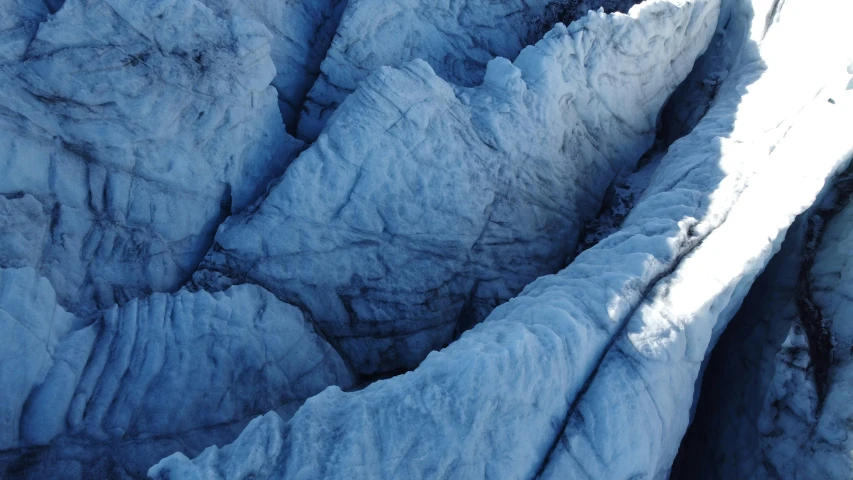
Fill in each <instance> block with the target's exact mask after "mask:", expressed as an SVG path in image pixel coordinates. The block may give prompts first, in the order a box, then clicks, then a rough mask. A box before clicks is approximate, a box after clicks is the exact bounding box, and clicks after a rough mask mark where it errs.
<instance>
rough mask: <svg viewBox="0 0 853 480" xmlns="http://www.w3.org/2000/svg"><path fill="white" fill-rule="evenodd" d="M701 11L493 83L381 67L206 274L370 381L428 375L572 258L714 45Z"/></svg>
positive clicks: (538, 56) (492, 78)
mask: <svg viewBox="0 0 853 480" xmlns="http://www.w3.org/2000/svg"><path fill="white" fill-rule="evenodd" d="M716 17H717V8H716V4H715V3H714V2H709V1H707V0H702V1H691V2H652V3H650V4H649V5H648V6H646V7H644V8H641V9H637V10H636V12H635V13H633V14H632V15H630V16H628V15H621V14H618V15H606V14H603V13H595V12H592V13H590V14H589V15H588V16H587V17H585V18H584V19H582V20H580V21H578V22H575V23H573V24H572V25H571V26H570V27H569V28H566V27H565V26H563V25H562V24H560V25H558V26H557V27H555V28H554V29H553V30H552V31H551V32H549V33H548V34H547V35H546V36H545V38H544V39H543V40H542V41H540V42H539V43H537V44H536V45H535V46H532V47H528V48H527V49H525V50H524V51H523V52H522V53H521V54H520V55H519V57H518V59H517V60H516V61H515V63H510V62H509V61H508V60H505V59H503V58H497V59H495V60H493V61H492V62H490V63H489V67H488V72H487V74H486V78H485V81H484V84H483V85H482V86H479V87H476V88H470V89H469V88H457V87H454V86H453V85H450V84H448V83H447V82H445V81H443V80H441V79H440V78H439V77H438V76H436V75H435V73H434V72H433V71H432V69H431V68H430V67H429V65H427V64H426V63H425V62H423V61H414V62H411V63H409V64H407V65H406V66H405V67H403V68H401V69H390V68H384V69H381V70H380V71H379V72H377V73H376V74H375V75H373V76H371V77H369V78H368V79H367V80H366V81H365V82H363V83H362V85H361V87H360V88H359V89H358V90H357V91H356V92H355V93H354V94H353V95H351V96H350V97H349V98H348V99H347V100H346V101H345V102H344V104H343V105H342V106H341V108H340V109H339V110H338V113H337V114H336V116H335V119H334V121H332V122H331V123H330V124H329V127H328V129H327V131H326V134H324V135H322V136H321V137H320V138H319V139H318V141H317V142H316V143H315V144H314V145H312V146H311V147H310V148H309V149H308V150H306V151H305V152H304V153H303V154H302V155H301V156H300V157H299V158H298V159H297V160H296V161H295V162H294V163H293V164H292V165H291V167H290V168H289V169H288V170H287V172H285V174H284V175H283V176H282V177H281V178H280V179H279V180H278V181H277V183H276V184H275V185H274V186H273V187H272V188H271V189H270V191H269V192H268V194H267V195H266V197H265V198H264V199H263V200H262V201H261V202H260V203H259V204H258V205H256V206H254V207H253V208H251V209H248V210H247V211H246V212H244V213H243V214H241V215H237V216H233V217H231V218H229V219H228V220H227V221H226V222H225V223H224V224H223V225H222V227H221V228H220V229H219V231H218V232H217V235H216V239H215V243H214V246H213V248H212V250H211V253H210V254H208V256H207V257H206V259H205V260H204V261H203V262H202V264H201V266H200V271H199V272H198V273H196V274H195V276H194V280H195V282H196V284H197V285H200V286H202V287H204V288H208V289H216V288H221V287H222V286H223V285H228V284H230V283H232V282H233V283H243V282H250V283H257V284H259V285H262V286H264V287H265V288H267V289H269V290H270V291H272V292H274V293H275V294H276V295H277V296H279V298H284V299H287V300H288V301H290V302H292V303H294V304H296V305H300V306H303V307H304V308H305V309H306V310H307V311H308V312H310V314H311V316H312V318H313V319H314V321H315V322H317V324H318V325H319V327H320V329H321V330H322V331H323V332H325V334H326V335H327V336H328V337H329V338H330V340H331V341H332V342H333V344H335V345H336V346H338V347H339V348H340V351H341V352H342V353H343V354H344V355H345V356H346V357H347V358H348V359H349V360H350V361H351V362H352V364H353V365H354V366H355V368H356V369H357V370H358V371H360V372H361V373H365V374H370V373H375V372H381V371H394V370H397V369H400V368H411V367H414V366H415V365H417V364H418V363H419V362H420V361H421V360H422V359H423V357H424V356H425V355H426V354H427V353H428V352H429V351H431V350H433V349H435V348H438V347H441V346H442V345H444V344H446V343H447V342H448V341H449V340H450V339H451V337H452V335H453V332H454V330H455V329H457V328H458V327H461V328H463V329H464V328H465V327H467V326H469V325H471V324H473V323H476V322H478V321H479V320H482V319H483V318H484V317H485V316H486V315H487V314H488V313H489V312H490V311H491V310H492V309H493V308H494V307H495V306H496V305H499V304H500V303H503V302H504V301H506V300H508V299H509V298H511V297H512V296H513V295H515V294H517V293H518V292H519V291H521V289H522V288H523V287H524V285H526V284H527V283H529V282H530V281H532V280H533V279H535V278H536V277H538V276H540V275H543V274H547V273H551V272H554V271H557V270H558V269H559V268H561V267H562V266H563V265H564V262H565V259H566V257H567V255H569V254H570V253H573V251H574V247H575V244H576V242H577V240H578V237H579V235H580V233H581V230H582V226H583V224H584V222H585V221H587V220H589V219H590V218H591V217H592V216H593V215H594V212H596V211H597V210H598V206H599V205H600V202H601V199H602V196H603V195H604V191H605V190H606V188H607V186H608V184H610V182H611V181H612V179H613V178H614V177H615V176H616V174H617V173H618V172H620V171H621V170H623V169H624V168H625V167H633V165H634V164H635V162H636V161H637V159H639V158H640V156H641V155H642V154H643V152H644V151H645V150H646V149H647V148H648V147H649V146H650V145H651V143H652V141H653V139H654V134H655V124H656V119H657V115H658V112H659V111H660V109H661V107H662V106H663V104H664V102H665V101H666V98H667V96H668V95H669V94H670V93H671V92H672V91H673V90H674V89H675V87H676V86H677V85H678V83H679V82H680V81H681V80H683V79H684V77H685V76H686V75H687V74H688V72H689V71H690V68H691V66H692V65H693V61H694V60H695V58H696V57H697V56H698V55H699V54H700V53H701V52H702V50H703V49H704V48H705V46H706V45H707V42H708V39H709V38H710V36H711V33H712V31H713V26H714V23H715V22H716Z"/></svg>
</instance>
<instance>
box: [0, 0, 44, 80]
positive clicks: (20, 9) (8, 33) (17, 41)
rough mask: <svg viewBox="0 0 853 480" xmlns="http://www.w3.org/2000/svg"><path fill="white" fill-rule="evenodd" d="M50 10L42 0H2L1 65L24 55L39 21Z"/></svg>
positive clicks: (0, 16)
mask: <svg viewBox="0 0 853 480" xmlns="http://www.w3.org/2000/svg"><path fill="white" fill-rule="evenodd" d="M48 14H50V11H49V10H48V6H47V5H46V4H45V2H43V1H41V0H2V1H0V65H3V64H6V63H11V62H16V61H19V60H21V59H22V58H23V57H24V53H25V52H26V50H27V47H28V46H29V44H30V42H31V41H32V40H33V37H34V36H35V34H36V31H37V30H38V26H39V23H41V22H42V21H44V19H45V18H47V16H48Z"/></svg>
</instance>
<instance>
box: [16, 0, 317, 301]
mask: <svg viewBox="0 0 853 480" xmlns="http://www.w3.org/2000/svg"><path fill="white" fill-rule="evenodd" d="M15 5H18V6H20V5H19V4H15ZM33 8H35V6H34V7H33ZM42 13H44V12H42ZM187 31H193V35H187V34H186V32H187ZM270 39H271V36H270V34H269V32H267V31H266V29H265V28H264V27H263V26H262V25H260V24H258V23H254V22H249V21H244V20H241V19H238V18H233V19H231V20H229V21H226V20H222V19H220V18H217V17H216V16H215V15H214V14H213V12H212V11H210V10H209V9H207V8H205V7H204V6H203V5H202V4H201V3H199V2H197V1H195V0H151V1H147V2H138V1H130V0H69V1H68V2H67V3H66V4H65V5H64V7H63V8H62V9H61V10H59V11H58V12H57V13H56V14H55V15H53V16H51V17H49V18H48V19H47V21H46V22H44V23H42V24H41V26H40V28H39V29H38V33H37V34H36V35H35V37H34V39H33V40H32V42H31V43H30V44H29V46H28V49H27V51H26V54H25V55H24V57H23V59H22V60H21V61H17V62H15V61H13V62H11V63H7V64H6V65H4V66H3V67H2V69H0V83H2V85H3V88H2V89H0V152H2V153H0V171H2V172H3V175H1V176H0V267H5V268H19V267H25V266H30V267H34V268H36V269H37V270H38V271H39V272H40V274H41V275H44V276H45V277H47V278H48V279H49V280H50V282H51V284H52V285H53V287H54V288H55V289H56V292H57V296H58V298H59V301H60V303H61V304H62V305H63V306H64V307H66V308H67V309H68V310H70V311H72V312H75V313H78V314H86V315H88V314H92V313H93V312H94V311H95V310H96V309H97V308H107V307H109V306H111V305H112V304H114V303H116V302H119V303H122V302H125V301H127V300H128V299H130V298H133V297H135V296H138V295H141V294H146V293H150V292H152V291H173V290H175V289H177V288H178V287H179V286H180V285H181V284H183V283H184V282H185V281H186V280H187V279H188V278H189V276H190V274H191V273H192V271H193V270H194V269H195V267H196V265H197V263H198V262H199V260H201V258H202V257H203V255H204V252H205V251H207V249H208V248H209V245H210V242H211V240H212V236H213V233H214V231H215V229H216V227H217V225H218V224H219V222H220V221H221V219H222V218H223V216H224V215H226V214H229V213H230V212H231V211H239V210H240V209H242V208H243V207H244V206H246V205H247V204H248V203H249V202H251V201H252V200H254V199H255V198H256V197H257V196H258V195H259V194H260V192H262V191H263V189H264V187H265V185H266V183H267V181H268V180H269V179H271V178H273V177H275V176H277V175H278V174H280V173H281V172H282V171H283V169H284V168H285V166H286V165H287V163H288V162H289V160H290V159H291V158H292V157H294V156H295V154H296V153H297V150H298V149H299V148H301V146H300V143H299V142H297V141H295V140H293V139H292V138H290V137H288V136H287V135H286V134H285V132H284V126H283V125H282V122H281V117H280V115H279V112H278V109H277V107H276V93H275V90H274V89H273V88H272V87H269V82H270V81H271V80H272V78H273V76H274V75H275V67H274V66H273V64H272V62H271V60H270V58H269V48H270V46H269V45H270ZM16 55H17V56H16V57H15V59H17V58H18V57H20V54H16Z"/></svg>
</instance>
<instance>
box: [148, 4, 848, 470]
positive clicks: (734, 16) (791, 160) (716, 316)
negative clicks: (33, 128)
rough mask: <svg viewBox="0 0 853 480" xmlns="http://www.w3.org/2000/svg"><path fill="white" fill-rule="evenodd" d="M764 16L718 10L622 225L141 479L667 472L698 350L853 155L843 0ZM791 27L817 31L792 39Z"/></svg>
mask: <svg viewBox="0 0 853 480" xmlns="http://www.w3.org/2000/svg"><path fill="white" fill-rule="evenodd" d="M652 5H659V4H648V5H643V6H644V7H645V8H651V6H652ZM753 8H755V10H756V12H755V13H753V11H752V9H753ZM772 8H774V7H773V5H772V2H767V3H764V4H762V3H760V2H755V3H753V4H750V3H739V2H727V3H726V4H725V9H724V12H723V17H722V18H721V23H720V26H721V34H722V35H724V36H728V37H729V41H730V42H733V43H734V44H733V45H725V48H727V49H730V50H731V51H733V52H734V53H735V54H736V55H738V58H737V61H736V62H734V63H733V69H732V71H731V72H729V74H728V75H727V78H726V80H725V81H724V82H723V83H722V85H721V87H720V90H719V92H718V93H717V94H716V99H715V101H714V104H713V105H712V106H711V108H710V110H709V111H708V113H707V115H706V116H705V118H703V120H702V121H701V122H700V123H699V125H698V126H697V128H696V129H695V130H694V131H693V132H692V133H691V134H690V135H688V136H687V137H685V138H683V139H682V140H680V141H679V142H676V143H675V144H674V145H673V146H672V148H671V149H670V151H669V153H668V154H667V155H666V156H665V157H664V158H663V159H662V160H661V166H660V167H659V168H658V171H657V173H656V174H655V176H654V177H653V178H652V180H651V183H650V186H649V188H648V189H647V190H646V192H645V194H644V196H643V198H642V199H641V201H640V202H639V203H638V204H637V205H636V206H635V208H634V210H633V211H632V212H631V214H630V215H629V216H628V217H627V218H626V220H625V223H624V224H623V226H622V229H621V230H620V231H619V232H617V233H615V234H613V235H611V236H610V237H608V238H607V239H605V240H603V241H602V242H601V243H599V244H598V245H596V246H594V247H593V248H591V249H589V250H587V251H585V252H584V253H582V254H581V255H579V256H578V257H577V259H575V261H574V262H573V263H572V264H571V265H569V267H567V268H566V269H564V270H563V271H561V272H560V273H559V274H557V275H552V276H546V277H542V278H540V279H538V280H536V281H535V282H533V283H532V284H530V285H528V286H527V287H526V288H525V289H524V291H523V293H522V294H521V295H520V296H518V297H516V298H514V299H512V300H511V301H509V302H508V303H506V304H504V305H502V306H500V307H498V308H497V309H496V310H495V311H494V312H493V313H492V314H491V315H490V316H489V318H487V319H486V321H485V322H483V323H482V324H480V325H478V326H476V327H475V328H474V329H472V330H471V331H469V332H467V333H465V334H464V335H462V336H461V338H460V339H459V340H458V341H456V342H454V343H453V344H451V345H450V346H449V347H447V348H445V349H444V350H442V351H441V352H434V353H431V354H430V355H429V356H428V357H427V359H426V360H425V361H424V362H423V363H422V364H421V366H420V367H418V368H417V369H416V370H415V371H413V372H410V373H407V374H405V375H402V376H399V377H395V378H393V379H390V380H386V381H380V382H376V383H374V384H372V385H370V386H369V387H367V388H365V389H364V390H361V391H359V392H354V393H342V392H341V391H340V390H338V389H335V388H330V389H328V390H326V391H324V392H323V393H321V394H320V395H317V396H316V397H313V398H312V399H310V400H308V401H307V402H306V403H305V404H304V405H303V407H302V408H301V409H300V410H299V411H298V412H297V413H296V415H294V417H293V418H291V419H290V420H289V421H288V422H284V421H282V420H281V419H279V418H278V417H277V416H276V415H275V414H272V413H271V414H268V415H266V416H265V417H263V418H261V419H256V420H254V421H253V422H252V423H251V424H250V425H249V427H247V429H246V431H244V433H243V434H242V435H241V437H240V438H239V439H238V440H237V441H236V442H235V443H233V444H231V445H229V446H227V447H225V448H222V449H217V448H211V449H208V450H207V451H205V453H203V454H202V455H201V456H199V457H198V458H197V459H195V460H193V461H190V460H188V459H187V458H186V457H183V456H180V455H175V456H172V457H169V458H167V459H164V460H163V461H161V462H160V463H159V464H158V465H156V466H155V467H153V468H152V469H151V471H150V472H149V475H150V476H151V477H152V478H157V479H166V478H170V479H178V478H189V479H195V478H241V477H243V476H247V475H256V476H257V477H259V478H268V477H274V478H313V477H324V478H406V477H408V478H435V477H453V478H483V477H489V478H492V477H493V478H530V477H533V476H536V475H537V474H541V476H542V477H546V478H637V477H643V478H652V477H655V478H658V477H663V476H666V474H667V473H668V471H669V469H670V463H671V461H672V459H673V457H674V456H675V453H676V451H677V449H678V446H679V442H680V440H681V436H682V435H683V433H684V430H685V429H686V428H687V424H688V422H689V419H690V414H691V409H692V406H693V403H694V399H695V395H696V392H695V391H694V384H696V382H697V380H698V378H699V376H700V373H701V368H702V365H703V362H704V359H705V357H706V356H707V354H708V351H709V348H710V347H711V346H712V345H713V343H714V341H715V339H716V338H717V336H718V335H719V333H720V332H721V331H722V329H723V328H724V326H725V324H726V322H727V321H728V319H729V318H730V317H731V315H733V314H734V312H735V311H736V310H737V308H738V307H739V305H740V301H741V300H742V298H743V296H744V295H745V293H746V290H747V289H748V287H749V285H750V283H751V282H752V280H753V279H754V278H755V276H756V275H757V274H758V273H759V272H760V271H761V270H762V269H763V267H764V265H766V263H767V261H768V260H769V258H770V257H771V255H772V254H773V253H774V252H775V251H776V250H777V249H778V246H779V244H780V243H781V241H782V239H783V238H784V235H785V231H786V230H787V228H788V227H789V226H790V225H791V222H792V221H793V220H794V218H795V217H796V216H797V215H798V214H801V213H802V212H803V211H804V210H805V209H807V208H808V207H809V206H811V204H812V203H813V202H814V200H815V198H817V196H818V195H819V194H820V192H821V191H822V190H823V189H824V188H825V185H826V184H827V181H828V180H829V179H831V177H832V176H833V175H834V174H835V172H837V171H838V169H840V168H842V167H843V166H844V164H845V162H846V161H847V160H848V159H849V157H850V155H851V154H853V142H851V140H850V137H849V135H845V134H844V132H845V129H846V128H847V126H848V125H849V124H850V121H851V120H853V102H851V101H850V99H849V98H845V94H843V93H841V92H840V91H839V90H843V87H844V85H845V84H846V83H847V81H848V80H849V75H847V74H846V71H845V69H844V67H845V65H844V64H843V56H842V57H839V51H838V49H839V48H840V47H841V46H842V45H845V43H844V41H843V37H842V34H843V32H845V31H846V30H845V29H844V28H843V26H844V25H843V22H844V19H845V18H847V17H845V16H844V15H841V16H839V17H838V19H836V20H834V21H833V22H836V23H833V22H826V21H822V22H818V20H819V19H824V20H825V17H826V16H825V15H824V12H826V11H830V10H832V9H836V10H835V11H839V12H843V11H844V8H846V7H845V5H844V4H843V2H831V1H827V2H826V3H824V4H821V5H820V8H814V3H813V2H804V1H799V2H798V1H797V0H790V1H788V2H785V4H784V7H783V8H782V10H781V12H780V11H773V10H771V9H772ZM768 17H769V18H770V19H771V20H772V22H770V23H771V25H770V28H769V30H767V31H766V32H765V30H766V28H765V26H766V20H765V19H766V18H768ZM818 25H820V26H819V27H818ZM804 28H808V29H809V30H808V31H809V32H810V33H811V35H805V36H804V35H799V36H797V35H792V32H800V33H802V32H803V29H804ZM762 37H763V38H762ZM839 39H840V40H842V41H841V42H838V43H833V42H832V41H830V40H839ZM795 40H796V41H799V42H803V44H802V45H801V46H800V48H801V50H797V49H792V48H791V47H792V45H791V42H792V41H795ZM818 46H819V47H821V48H823V52H822V53H821V54H815V52H816V51H820V50H819V49H818V48H816V47H818ZM783 51H784V52H785V53H786V55H787V56H783V55H782V52H783ZM804 66H807V67H804ZM802 68H807V72H808V73H806V74H804V75H803V77H802V78H801V79H800V81H799V82H797V81H791V77H790V74H791V71H792V70H794V69H797V70H799V69H802ZM775 85H784V86H785V87H787V90H786V91H785V93H786V95H785V96H780V95H779V94H778V91H777V90H775V89H774V86H775ZM760 87H764V88H760ZM830 96H831V98H832V99H833V101H834V102H835V103H830V102H828V101H827V100H828V99H829V98H830ZM816 144H818V145H820V148H818V149H816V148H815V145H816ZM803 158H809V161H808V162H803V161H802V159H803ZM250 452H251V453H253V455H250ZM258 452H262V453H261V454H258Z"/></svg>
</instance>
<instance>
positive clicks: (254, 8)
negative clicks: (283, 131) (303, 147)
mask: <svg viewBox="0 0 853 480" xmlns="http://www.w3.org/2000/svg"><path fill="white" fill-rule="evenodd" d="M201 1H202V2H203V3H204V4H205V5H207V6H208V7H210V8H211V9H212V10H213V11H214V12H215V13H216V14H217V15H220V16H223V17H226V18H230V17H232V16H237V17H241V18H246V19H250V20H256V21H258V22H261V23H263V24H264V25H266V27H267V28H268V29H269V31H270V33H271V34H272V38H271V40H270V56H271V58H272V61H273V63H274V64H275V68H276V75H275V78H273V80H272V85H273V86H274V87H275V88H276V90H277V91H278V101H279V107H280V108H281V115H282V117H283V119H284V123H285V125H287V127H288V129H290V131H295V130H296V123H297V120H298V118H299V112H300V110H301V109H302V102H303V100H304V99H305V94H307V93H308V89H310V88H311V85H312V84H313V83H314V80H316V78H317V75H318V74H319V72H320V62H322V61H323V58H324V57H325V56H326V50H327V49H328V48H329V45H330V44H331V43H332V37H333V36H334V34H335V28H336V27H337V25H338V20H339V19H340V17H341V13H342V12H343V10H344V7H345V6H346V3H347V2H346V0H299V1H294V0H201Z"/></svg>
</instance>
